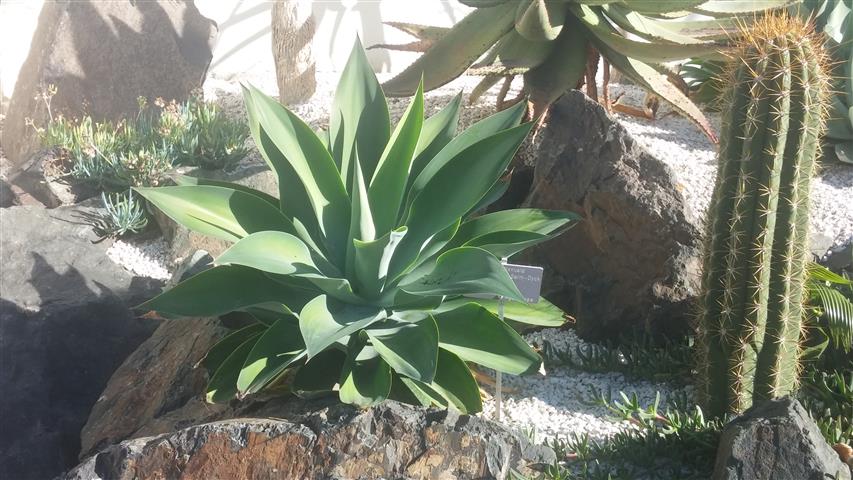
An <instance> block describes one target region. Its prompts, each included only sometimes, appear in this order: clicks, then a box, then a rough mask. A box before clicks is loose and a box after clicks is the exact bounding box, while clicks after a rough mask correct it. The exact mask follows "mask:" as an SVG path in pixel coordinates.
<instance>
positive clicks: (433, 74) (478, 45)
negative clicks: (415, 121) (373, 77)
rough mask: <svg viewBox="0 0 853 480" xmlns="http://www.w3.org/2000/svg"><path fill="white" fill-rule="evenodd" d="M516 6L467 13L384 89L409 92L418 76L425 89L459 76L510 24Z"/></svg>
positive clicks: (507, 4)
mask: <svg viewBox="0 0 853 480" xmlns="http://www.w3.org/2000/svg"><path fill="white" fill-rule="evenodd" d="M515 9H516V4H515V2H505V3H501V4H498V5H496V6H494V7H488V8H478V9H477V10H474V11H473V12H471V13H469V14H468V15H467V16H466V17H465V18H463V19H462V20H461V21H460V22H459V23H457V24H456V25H454V26H453V28H452V29H450V31H449V32H447V33H446V34H445V35H444V36H443V37H441V39H439V40H438V41H436V42H435V43H434V44H433V46H432V48H430V49H429V50H428V51H427V52H426V53H424V54H423V55H421V56H420V57H419V58H418V59H417V60H415V61H414V63H412V64H411V65H410V66H409V67H408V68H406V69H405V70H403V71H402V72H400V74H399V75H397V76H396V77H394V78H392V79H391V80H388V81H387V82H385V84H384V85H383V86H382V87H383V89H384V90H385V93H386V94H388V95H392V96H407V95H412V94H413V93H414V92H415V89H417V87H418V82H419V81H421V79H423V83H424V89H425V90H427V91H428V90H433V89H435V88H438V87H440V86H442V85H444V84H445V83H447V82H449V81H451V80H453V79H454V78H456V77H458V76H459V75H461V74H462V73H463V72H465V70H467V69H468V67H470V66H471V64H472V63H474V62H475V61H476V60H477V59H478V58H480V55H482V54H483V53H485V52H486V50H488V49H489V47H491V46H492V45H494V44H495V42H497V41H498V40H500V38H501V37H502V36H503V35H504V34H505V33H506V32H508V31H509V30H510V29H511V28H512V26H513V20H514V18H515Z"/></svg>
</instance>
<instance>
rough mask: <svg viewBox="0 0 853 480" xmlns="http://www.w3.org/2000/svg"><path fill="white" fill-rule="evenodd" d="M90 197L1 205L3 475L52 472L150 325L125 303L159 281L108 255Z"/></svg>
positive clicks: (72, 460) (65, 459) (73, 451)
mask: <svg viewBox="0 0 853 480" xmlns="http://www.w3.org/2000/svg"><path fill="white" fill-rule="evenodd" d="M93 212H94V209H92V208H89V207H86V206H77V207H61V208H57V209H53V210H46V209H45V208H44V207H34V206H15V207H10V208H5V209H3V210H0V224H2V226H0V244H2V248H0V265H2V266H1V267H0V305H2V308H0V365H2V366H3V367H2V369H0V391H2V392H3V394H2V395H0V431H2V432H4V435H2V436H0V478H10V479H11V478H14V479H18V480H20V479H29V478H36V479H44V478H51V477H52V476H53V475H56V474H58V473H60V472H61V471H63V470H64V469H66V468H68V467H70V466H73V465H74V464H76V462H77V455H78V453H79V449H80V441H79V432H80V428H81V427H82V426H83V424H84V423H85V422H86V417H87V415H88V414H89V410H90V409H91V408H92V405H94V404H95V401H96V400H97V399H98V396H99V395H100V393H101V392H102V391H103V389H104V387H105V386H106V384H107V380H108V379H109V377H110V375H111V374H112V373H113V371H114V370H115V369H116V368H117V367H118V366H119V365H120V364H121V362H122V361H123V360H124V359H125V357H127V355H129V354H130V353H131V352H133V350H134V349H135V348H136V347H137V346H138V345H139V344H140V343H142V342H143V341H144V340H145V339H146V338H147V337H148V336H149V335H150V334H151V332H152V331H153V330H154V328H155V326H156V322H155V321H153V320H145V319H137V318H134V315H132V314H131V312H130V311H129V310H128V305H134V304H137V303H139V302H141V301H143V300H145V299H147V298H149V297H150V296H151V295H153V294H154V293H156V292H157V291H158V290H159V286H160V284H159V283H158V282H155V281H153V280H151V279H143V278H140V277H134V276H133V275H131V274H130V273H128V272H126V271H125V270H124V269H122V268H121V267H119V266H118V265H115V264H114V263H113V262H112V261H111V260H110V259H109V258H108V257H107V255H106V250H107V248H108V246H109V245H108V242H102V243H93V241H94V240H95V239H96V237H95V235H94V234H93V233H92V229H91V228H90V227H89V226H88V225H87V224H86V221H85V216H86V215H91V214H92V213H93Z"/></svg>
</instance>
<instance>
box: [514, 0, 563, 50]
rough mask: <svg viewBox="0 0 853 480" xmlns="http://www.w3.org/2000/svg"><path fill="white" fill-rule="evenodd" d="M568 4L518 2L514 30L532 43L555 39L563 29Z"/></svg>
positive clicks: (536, 0) (535, 0) (534, 0)
mask: <svg viewBox="0 0 853 480" xmlns="http://www.w3.org/2000/svg"><path fill="white" fill-rule="evenodd" d="M568 9H569V2H564V1H559V2H554V1H550V0H520V1H519V3H518V9H517V10H516V13H515V30H516V31H517V32H518V33H520V34H521V35H522V36H523V37H524V38H526V39H528V40H530V41H533V42H546V41H551V40H554V39H555V38H557V35H559V34H560V31H561V30H562V29H563V24H564V22H565V20H566V14H567V13H568Z"/></svg>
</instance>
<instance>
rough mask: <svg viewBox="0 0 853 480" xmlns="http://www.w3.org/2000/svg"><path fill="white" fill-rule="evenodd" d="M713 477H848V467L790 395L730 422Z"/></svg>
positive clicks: (751, 479) (815, 479) (738, 479)
mask: <svg viewBox="0 0 853 480" xmlns="http://www.w3.org/2000/svg"><path fill="white" fill-rule="evenodd" d="M712 478H713V480H765V479H766V480H770V479H773V480H825V479H829V478H833V479H835V480H850V470H849V468H848V466H847V465H846V464H844V463H843V462H842V461H841V460H840V459H839V457H838V454H837V453H836V452H835V450H833V449H832V448H831V447H830V446H829V444H827V443H826V441H825V440H824V439H823V436H822V435H821V433H820V430H819V429H818V427H817V425H815V423H814V422H813V421H812V420H811V418H809V414H808V412H806V410H805V409H804V408H803V406H802V405H800V402H798V401H797V400H795V399H792V398H790V397H786V398H782V399H778V400H770V401H767V402H764V403H762V404H759V405H756V406H754V407H752V408H750V409H749V410H747V411H746V412H745V413H744V414H743V415H741V416H740V417H738V418H736V419H735V420H733V421H732V422H731V423H729V424H728V425H727V426H726V428H725V430H723V435H722V437H721V439H720V446H719V448H718V449H717V461H716V465H715V466H714V475H713V477H712Z"/></svg>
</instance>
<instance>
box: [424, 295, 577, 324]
mask: <svg viewBox="0 0 853 480" xmlns="http://www.w3.org/2000/svg"><path fill="white" fill-rule="evenodd" d="M471 304H473V305H479V306H480V307H483V308H485V309H486V310H488V311H489V312H491V313H492V315H499V307H498V305H499V300H497V299H491V298H478V299H476V300H474V299H471V298H464V297H458V298H453V299H450V300H445V301H444V302H442V304H441V306H440V307H439V308H437V309H436V310H435V313H443V312H449V311H453V310H456V309H458V308H461V307H464V306H466V305H471ZM503 308H504V320H506V321H507V322H515V323H522V324H525V325H535V326H539V327H561V326H563V324H565V323H566V320H565V319H566V314H565V313H564V312H563V311H562V310H560V309H559V308H558V307H557V306H555V305H554V304H552V303H551V302H549V301H548V300H546V299H545V298H542V297H540V298H539V301H538V302H537V303H526V302H507V301H504V307H503Z"/></svg>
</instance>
